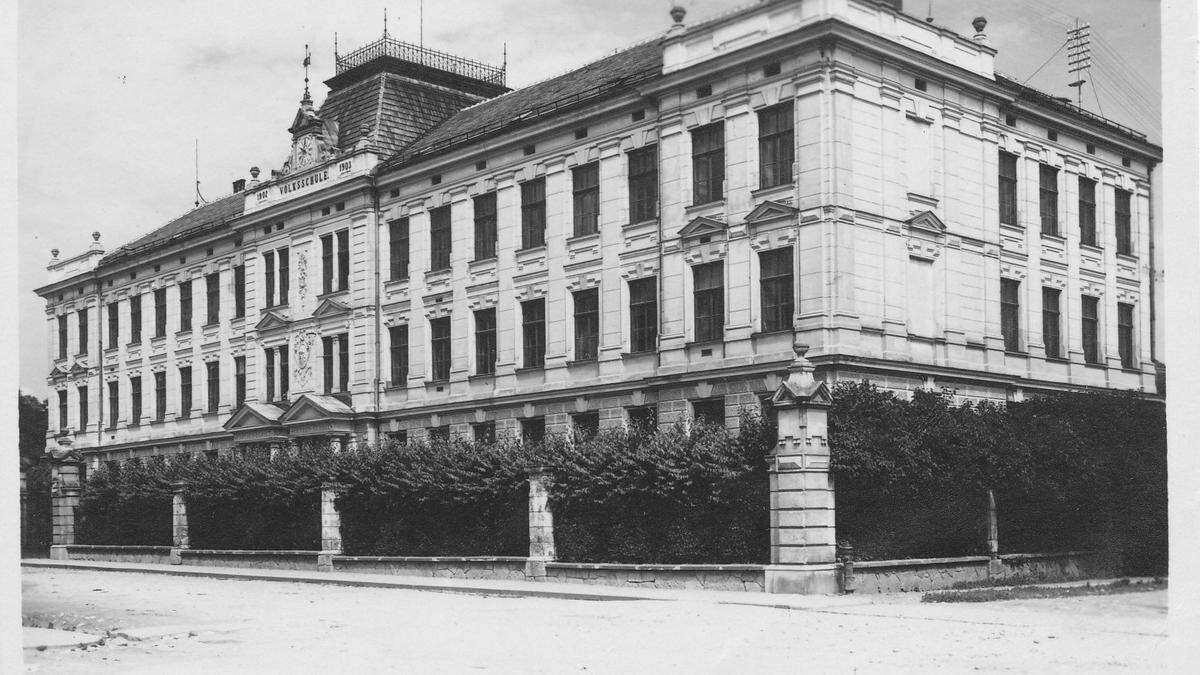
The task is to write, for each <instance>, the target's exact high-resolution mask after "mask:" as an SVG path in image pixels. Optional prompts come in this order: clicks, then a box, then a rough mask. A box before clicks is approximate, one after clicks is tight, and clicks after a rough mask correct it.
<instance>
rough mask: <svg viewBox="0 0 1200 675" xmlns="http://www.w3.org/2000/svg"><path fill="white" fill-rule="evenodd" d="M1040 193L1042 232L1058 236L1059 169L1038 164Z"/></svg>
mask: <svg viewBox="0 0 1200 675" xmlns="http://www.w3.org/2000/svg"><path fill="white" fill-rule="evenodd" d="M1038 194H1039V204H1040V211H1041V214H1042V234H1052V235H1055V236H1058V169H1056V168H1054V167H1052V166H1047V165H1045V164H1039V165H1038Z"/></svg>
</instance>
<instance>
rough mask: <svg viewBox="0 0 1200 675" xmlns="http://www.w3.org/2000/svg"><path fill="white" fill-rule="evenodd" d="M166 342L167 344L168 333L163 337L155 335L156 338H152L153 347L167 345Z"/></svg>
mask: <svg viewBox="0 0 1200 675" xmlns="http://www.w3.org/2000/svg"><path fill="white" fill-rule="evenodd" d="M166 342H167V334H166V333H163V334H162V335H155V336H154V337H152V338H150V344H151V345H152V346H159V345H162V344H166Z"/></svg>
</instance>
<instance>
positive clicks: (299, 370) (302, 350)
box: [289, 330, 317, 390]
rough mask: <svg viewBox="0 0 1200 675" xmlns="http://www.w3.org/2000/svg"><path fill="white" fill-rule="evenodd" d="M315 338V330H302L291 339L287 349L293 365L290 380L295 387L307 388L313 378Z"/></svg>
mask: <svg viewBox="0 0 1200 675" xmlns="http://www.w3.org/2000/svg"><path fill="white" fill-rule="evenodd" d="M316 339H317V333H316V331H311V330H309V331H303V332H301V333H297V334H296V336H295V337H294V338H293V339H292V344H291V346H290V347H289V350H290V352H291V354H292V361H293V363H294V367H293V368H292V381H293V383H294V386H295V387H296V389H299V390H303V389H308V388H309V385H310V384H311V383H312V378H313V365H312V359H313V341H314V340H316Z"/></svg>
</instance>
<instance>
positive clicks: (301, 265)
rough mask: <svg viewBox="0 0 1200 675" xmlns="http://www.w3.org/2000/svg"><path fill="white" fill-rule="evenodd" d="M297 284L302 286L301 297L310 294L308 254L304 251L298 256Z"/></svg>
mask: <svg viewBox="0 0 1200 675" xmlns="http://www.w3.org/2000/svg"><path fill="white" fill-rule="evenodd" d="M296 285H297V286H299V288H300V297H301V298H302V300H301V302H303V298H305V297H307V296H308V256H307V255H305V254H304V253H301V254H300V255H298V256H296Z"/></svg>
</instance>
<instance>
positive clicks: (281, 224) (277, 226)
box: [275, 221, 283, 232]
mask: <svg viewBox="0 0 1200 675" xmlns="http://www.w3.org/2000/svg"><path fill="white" fill-rule="evenodd" d="M282 229H283V221H280V222H278V223H275V231H276V232H278V231H280V230H282Z"/></svg>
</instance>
